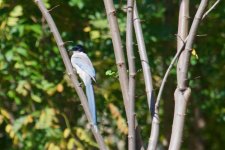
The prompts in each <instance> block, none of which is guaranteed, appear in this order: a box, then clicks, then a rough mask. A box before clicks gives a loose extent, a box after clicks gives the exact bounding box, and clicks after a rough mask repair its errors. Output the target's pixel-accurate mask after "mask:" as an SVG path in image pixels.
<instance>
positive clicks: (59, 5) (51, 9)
mask: <svg viewBox="0 0 225 150" xmlns="http://www.w3.org/2000/svg"><path fill="white" fill-rule="evenodd" d="M59 6H60V5H56V6H54V7H52V8H51V9H49V10H48V12H50V11H52V10H53V9H55V8H57V7H59Z"/></svg>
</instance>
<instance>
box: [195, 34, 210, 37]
mask: <svg viewBox="0 0 225 150" xmlns="http://www.w3.org/2000/svg"><path fill="white" fill-rule="evenodd" d="M207 35H208V34H199V35H196V36H198V37H202V36H207Z"/></svg>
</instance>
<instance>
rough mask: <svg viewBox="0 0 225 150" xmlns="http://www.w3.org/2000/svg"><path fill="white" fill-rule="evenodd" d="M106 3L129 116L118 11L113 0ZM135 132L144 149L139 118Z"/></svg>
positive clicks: (138, 142) (140, 145) (107, 0)
mask: <svg viewBox="0 0 225 150" xmlns="http://www.w3.org/2000/svg"><path fill="white" fill-rule="evenodd" d="M104 5H105V9H106V13H107V18H108V22H109V29H110V31H111V35H112V42H113V47H114V48H113V49H114V54H115V59H116V64H117V69H118V73H119V82H120V87H121V90H122V95H123V102H124V106H125V111H126V117H127V118H129V108H128V106H129V95H128V77H127V69H126V64H125V59H124V53H123V49H122V42H121V37H120V31H119V26H118V22H117V17H116V11H115V8H114V5H113V1H112V0H104ZM128 121H129V119H128ZM135 130H136V131H135V132H136V137H137V138H136V141H137V145H136V146H137V147H136V149H143V142H142V139H141V135H140V129H139V128H138V123H137V119H135Z"/></svg>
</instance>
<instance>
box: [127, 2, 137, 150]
mask: <svg viewBox="0 0 225 150" xmlns="http://www.w3.org/2000/svg"><path fill="white" fill-rule="evenodd" d="M133 7H134V0H127V24H126V49H127V58H128V67H129V86H128V87H129V91H128V95H129V107H128V109H129V118H128V149H129V150H135V145H136V144H135V121H134V118H135V111H134V107H135V98H134V97H135V76H136V69H135V56H134V50H133Z"/></svg>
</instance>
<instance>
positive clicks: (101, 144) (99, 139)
mask: <svg viewBox="0 0 225 150" xmlns="http://www.w3.org/2000/svg"><path fill="white" fill-rule="evenodd" d="M34 1H35V3H36V4H37V6H38V7H39V9H40V11H41V12H42V15H43V17H44V18H45V19H46V21H47V23H48V25H49V27H50V29H51V31H52V33H53V36H54V38H55V40H56V43H57V45H58V48H59V51H60V54H61V56H62V59H63V62H64V65H65V67H66V71H67V73H68V75H69V76H70V79H71V81H72V83H73V85H74V88H75V90H76V91H77V94H78V96H79V98H80V101H81V104H82V106H83V109H84V112H85V115H86V117H87V119H88V121H89V122H90V123H91V131H92V133H93V135H94V137H95V139H96V141H97V143H98V145H99V148H100V149H101V150H106V146H105V144H104V140H103V138H102V136H101V134H100V132H99V130H98V128H97V126H94V125H93V123H92V119H91V113H90V111H89V108H88V104H87V98H86V96H85V94H84V92H83V90H82V88H81V87H80V86H79V82H78V80H77V75H76V74H75V73H74V71H73V68H72V65H71V62H70V59H69V57H68V55H67V52H66V49H65V47H64V43H63V41H62V38H61V36H60V34H59V32H58V29H57V27H56V25H55V23H54V20H53V19H52V17H51V15H50V14H49V11H48V10H47V9H46V8H45V6H44V4H43V2H42V0H34Z"/></svg>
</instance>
